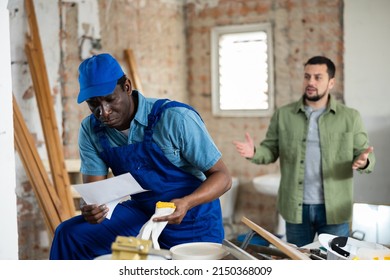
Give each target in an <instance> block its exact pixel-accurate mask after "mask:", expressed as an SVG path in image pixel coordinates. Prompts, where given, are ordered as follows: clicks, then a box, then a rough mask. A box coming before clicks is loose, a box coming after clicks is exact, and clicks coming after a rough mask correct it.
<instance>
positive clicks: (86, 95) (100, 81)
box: [77, 53, 125, 104]
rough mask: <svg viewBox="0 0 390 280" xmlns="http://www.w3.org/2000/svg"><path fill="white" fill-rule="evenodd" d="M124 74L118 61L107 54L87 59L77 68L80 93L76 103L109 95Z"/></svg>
mask: <svg viewBox="0 0 390 280" xmlns="http://www.w3.org/2000/svg"><path fill="white" fill-rule="evenodd" d="M124 74H125V73H123V70H122V68H121V66H120V65H119V63H118V61H116V59H115V58H114V57H112V56H111V55H110V54H108V53H102V54H98V55H94V56H92V57H90V58H87V59H86V60H84V61H83V62H82V63H81V64H80V66H79V84H80V92H79V96H78V97H77V103H79V104H80V103H82V102H84V101H85V100H87V99H90V98H92V97H97V96H105V95H108V94H111V93H112V92H113V91H114V90H115V87H116V85H117V82H118V79H119V78H121V77H122V76H123V75H124Z"/></svg>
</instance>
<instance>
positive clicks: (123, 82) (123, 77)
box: [116, 75, 127, 90]
mask: <svg viewBox="0 0 390 280" xmlns="http://www.w3.org/2000/svg"><path fill="white" fill-rule="evenodd" d="M126 81H127V76H126V75H123V76H122V77H120V78H119V79H118V81H117V83H116V84H117V85H120V86H121V88H122V90H125V83H126Z"/></svg>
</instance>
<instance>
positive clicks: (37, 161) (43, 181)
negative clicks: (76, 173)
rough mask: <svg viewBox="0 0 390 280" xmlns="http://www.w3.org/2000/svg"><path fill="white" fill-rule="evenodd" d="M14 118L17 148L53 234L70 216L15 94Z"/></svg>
mask: <svg viewBox="0 0 390 280" xmlns="http://www.w3.org/2000/svg"><path fill="white" fill-rule="evenodd" d="M13 119H14V138H15V148H16V150H17V152H18V154H19V156H20V158H21V160H22V163H23V166H24V168H25V170H26V174H27V176H28V178H29V180H30V183H31V185H32V188H33V190H34V193H35V196H36V198H37V201H38V204H39V206H40V209H41V211H42V212H43V216H44V219H45V223H46V226H47V228H48V231H49V234H51V235H52V236H53V235H54V230H55V228H56V227H57V226H58V224H59V223H60V222H62V221H64V220H66V219H68V218H70V217H69V215H68V214H67V213H66V212H65V211H64V208H63V206H62V203H61V201H60V199H59V197H58V196H57V193H56V191H55V189H54V187H53V186H52V184H51V182H50V179H49V177H48V174H47V172H46V169H45V167H44V165H43V162H42V160H41V158H40V157H39V154H38V151H37V149H36V146H35V143H34V139H33V138H32V136H31V133H30V132H29V130H28V128H27V126H26V123H25V121H24V119H23V116H22V113H21V112H20V109H19V107H18V104H17V103H16V100H15V97H14V96H13Z"/></svg>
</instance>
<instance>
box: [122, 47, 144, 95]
mask: <svg viewBox="0 0 390 280" xmlns="http://www.w3.org/2000/svg"><path fill="white" fill-rule="evenodd" d="M124 52H125V58H126V60H127V63H128V65H129V79H130V80H131V83H132V85H133V89H137V90H138V91H140V92H141V93H143V89H142V85H141V80H140V78H139V76H138V69H137V65H136V63H135V57H134V53H133V50H132V49H126V50H125V51H124Z"/></svg>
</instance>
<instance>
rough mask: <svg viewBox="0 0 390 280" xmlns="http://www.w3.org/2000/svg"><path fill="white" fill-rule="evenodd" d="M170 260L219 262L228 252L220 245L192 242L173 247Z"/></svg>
mask: <svg viewBox="0 0 390 280" xmlns="http://www.w3.org/2000/svg"><path fill="white" fill-rule="evenodd" d="M170 251H171V254H172V260H220V259H222V258H223V257H225V256H226V255H227V254H228V252H227V251H226V250H225V249H224V248H223V247H222V244H219V243H213V242H193V243H185V244H180V245H176V246H173V247H172V248H171V249H170Z"/></svg>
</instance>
